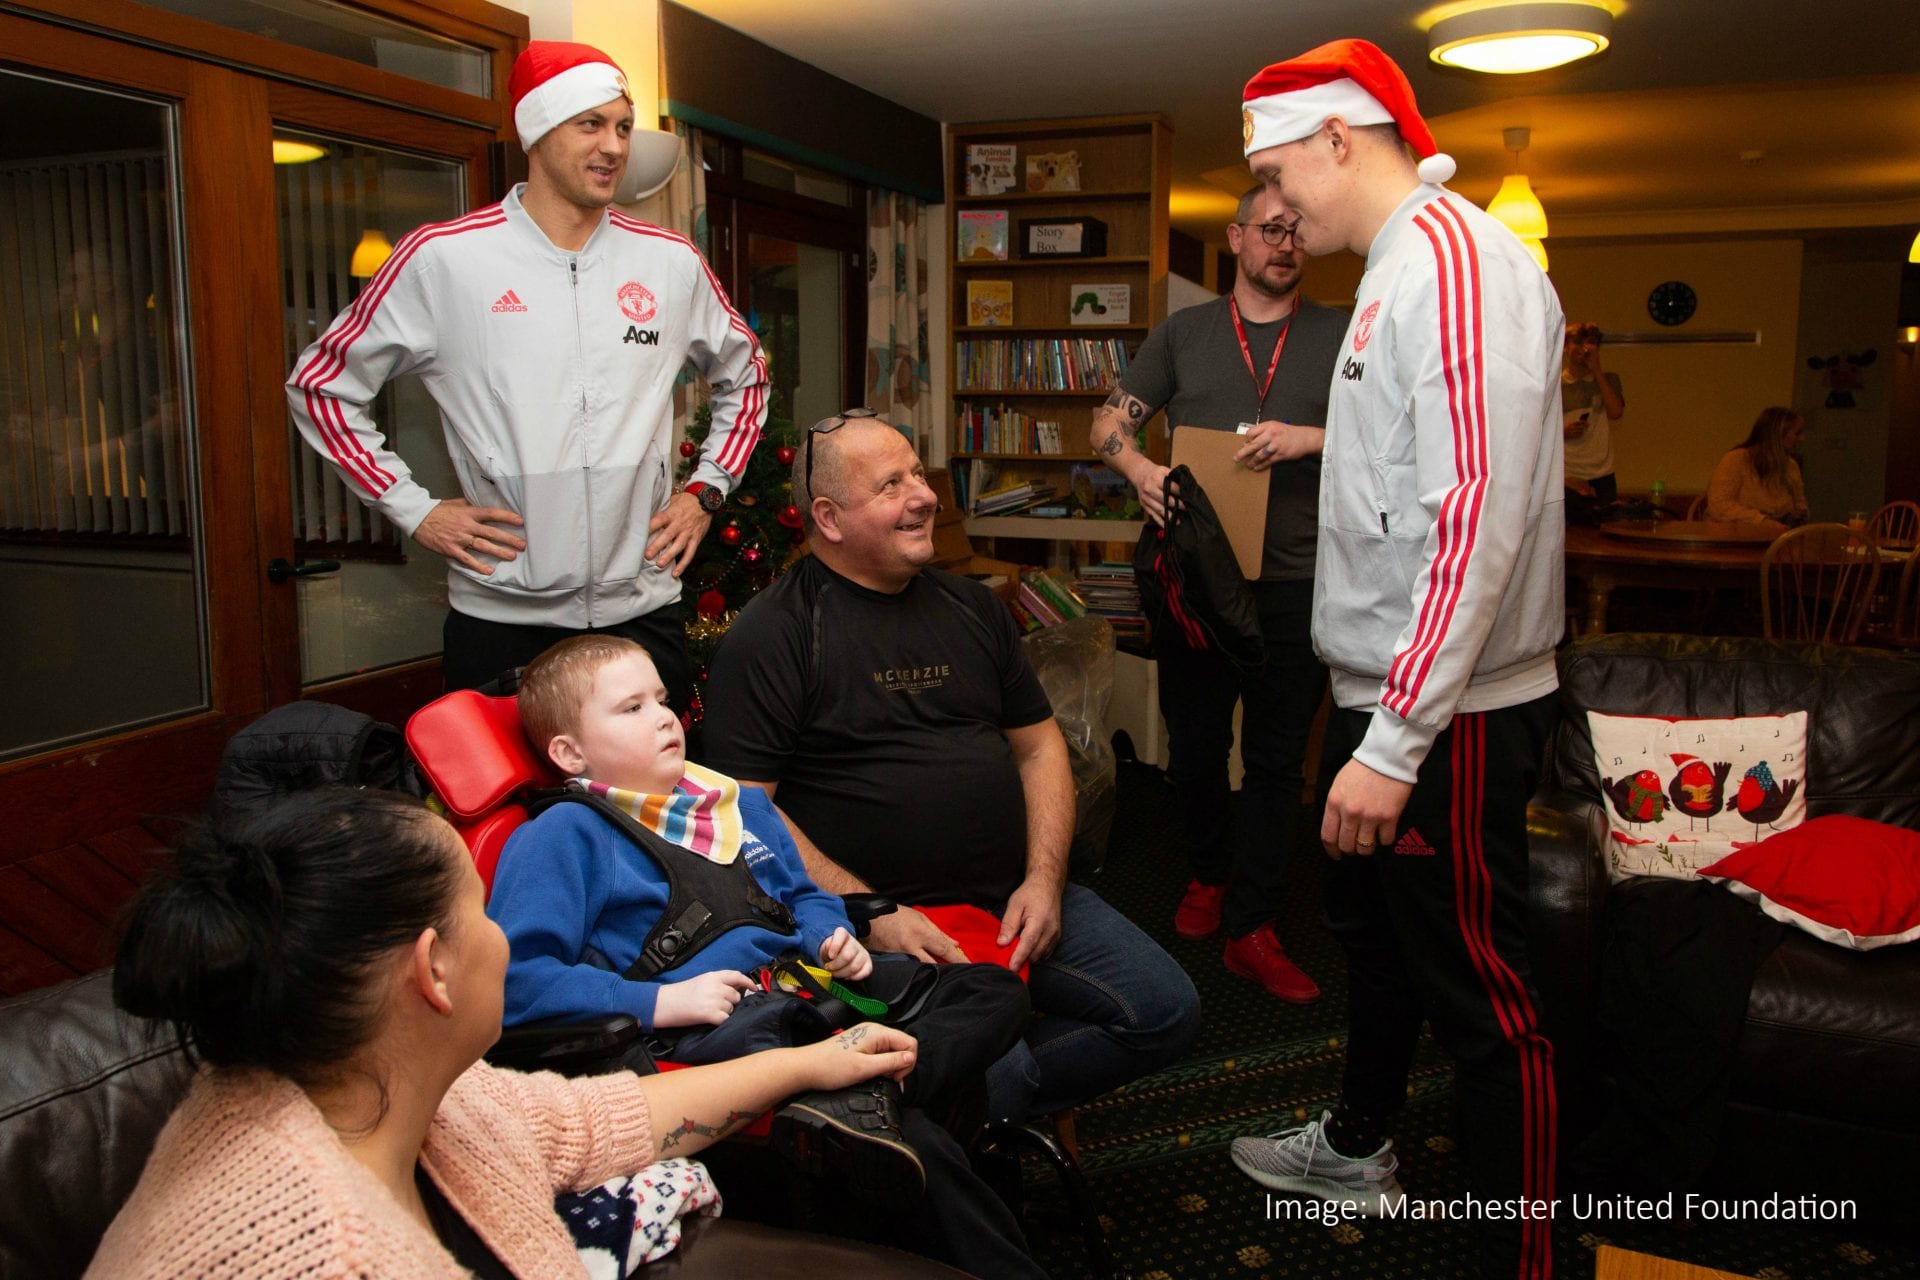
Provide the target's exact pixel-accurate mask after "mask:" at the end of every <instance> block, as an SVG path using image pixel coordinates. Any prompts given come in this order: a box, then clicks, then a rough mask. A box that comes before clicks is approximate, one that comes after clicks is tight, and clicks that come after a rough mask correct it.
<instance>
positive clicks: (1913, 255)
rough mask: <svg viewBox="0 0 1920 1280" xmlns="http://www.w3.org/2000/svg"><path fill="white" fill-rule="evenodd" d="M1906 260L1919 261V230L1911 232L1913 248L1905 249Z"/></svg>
mask: <svg viewBox="0 0 1920 1280" xmlns="http://www.w3.org/2000/svg"><path fill="white" fill-rule="evenodd" d="M1907 261H1908V262H1920V231H1916V232H1914V233H1913V248H1911V249H1909V250H1907Z"/></svg>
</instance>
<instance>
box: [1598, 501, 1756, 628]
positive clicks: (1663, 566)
mask: <svg viewBox="0 0 1920 1280" xmlns="http://www.w3.org/2000/svg"><path fill="white" fill-rule="evenodd" d="M1779 532H1780V530H1779V528H1777V527H1775V526H1771V525H1751V524H1749V525H1740V524H1731V523H1727V522H1722V521H1707V520H1662V521H1657V522H1656V521H1651V520H1641V521H1626V522H1622V523H1620V524H1614V525H1602V526H1600V527H1599V528H1594V527H1592V526H1590V525H1572V526H1569V527H1568V529H1567V574H1568V576H1569V577H1574V578H1578V579H1580V581H1581V582H1582V583H1584V584H1585V586H1586V614H1585V616H1584V618H1583V619H1582V620H1581V624H1580V627H1579V631H1580V633H1581V634H1582V635H1589V636H1597V635H1605V634H1606V630H1607V606H1608V605H1609V604H1610V603H1611V601H1612V598H1613V591H1614V588H1615V587H1667V588H1682V589H1684V588H1687V587H1701V588H1712V587H1738V588H1743V589H1749V590H1751V589H1755V588H1757V587H1758V586H1759V583H1760V558H1761V556H1762V555H1764V554H1765V553H1766V549H1767V544H1768V543H1770V542H1772V541H1773V539H1774V537H1775V536H1776V535H1777V534H1778V533H1779Z"/></svg>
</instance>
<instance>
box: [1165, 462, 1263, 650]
mask: <svg viewBox="0 0 1920 1280" xmlns="http://www.w3.org/2000/svg"><path fill="white" fill-rule="evenodd" d="M1176 486H1178V488H1179V490H1180V493H1179V496H1178V497H1177V498H1176V497H1175V496H1174V494H1173V492H1172V490H1173V489H1174V488H1175V487H1176ZM1165 503H1166V512H1167V523H1166V527H1164V528H1162V527H1161V526H1159V525H1156V524H1154V523H1153V522H1152V521H1151V520H1149V521H1148V522H1147V527H1146V528H1144V529H1142V530H1141V531H1140V542H1139V544H1138V545H1137V546H1135V547H1134V549H1133V574H1134V578H1135V580H1136V581H1137V582H1138V584H1139V587H1140V600H1141V603H1142V605H1143V606H1144V607H1145V609H1146V613H1147V620H1148V621H1149V622H1151V623H1152V624H1153V628H1154V630H1155V631H1156V632H1158V631H1159V630H1160V628H1162V627H1166V628H1169V634H1171V635H1173V636H1175V637H1176V638H1178V639H1179V640H1180V641H1181V642H1182V643H1184V644H1185V645H1186V646H1187V647H1188V648H1189V649H1195V650H1200V651H1203V652H1213V653H1218V654H1220V655H1221V656H1222V657H1224V658H1226V659H1227V660H1228V661H1229V662H1231V663H1233V664H1234V665H1235V666H1237V667H1239V668H1240V669H1241V670H1243V671H1254V670H1257V669H1259V667H1260V666H1261V665H1262V664H1263V663H1264V662H1265V661H1266V649H1265V646H1264V644H1263V642H1262V639H1261V635H1260V613H1259V609H1258V608H1257V607H1256V606H1255V604H1254V602H1253V588H1251V587H1249V586H1248V585H1247V580H1246V579H1245V578H1243V577H1241V576H1240V562H1239V560H1237V559H1236V558H1235V557H1234V554H1233V547H1232V545H1231V544H1229V543H1228V542H1227V534H1226V531H1225V530H1224V529H1222V528H1221V527H1220V517H1219V516H1218V515H1216V514H1215V513H1214V510H1213V503H1212V502H1210V501H1209V500H1208V498H1207V495H1206V491H1205V490H1203V489H1202V488H1201V487H1200V482H1199V481H1198V480H1195V479H1194V478H1193V472H1191V471H1189V470H1188V469H1187V468H1186V467H1175V468H1174V469H1173V470H1171V471H1169V472H1168V473H1167V492H1166V496H1165Z"/></svg>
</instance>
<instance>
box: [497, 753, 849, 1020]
mask: <svg viewBox="0 0 1920 1280" xmlns="http://www.w3.org/2000/svg"><path fill="white" fill-rule="evenodd" d="M740 817H741V821H742V825H743V826H744V827H745V828H746V830H745V833H744V834H743V836H742V837H741V842H740V856H741V857H743V858H745V859H746V860H747V866H748V868H749V869H750V870H751V871H752V872H753V876H754V879H756V880H758V881H759V882H760V887H761V888H762V889H763V890H765V891H766V893H767V896H768V897H771V898H773V899H775V900H777V901H779V902H783V903H785V904H786V905H787V907H788V909H789V910H791V911H792V912H793V918H794V923H795V926H796V929H797V932H794V933H787V934H779V933H775V932H773V930H771V929H763V928H761V927H759V926H757V925H742V926H741V927H739V928H736V929H729V930H728V931H727V932H726V933H723V934H721V935H720V936H719V937H718V938H715V939H714V940H713V941H712V942H711V943H709V944H707V946H706V947H705V948H704V949H703V950H701V951H700V952H699V953H698V954H697V955H695V956H693V957H692V958H691V959H689V960H688V961H687V962H686V963H685V964H683V965H681V966H679V967H678V968H676V969H672V970H669V971H668V973H667V974H665V975H662V976H663V977H668V978H670V979H672V980H684V979H687V978H694V977H698V976H699V975H700V974H703V973H712V972H714V971H715V970H719V969H738V970H740V971H742V972H751V971H753V970H754V969H757V968H759V967H760V966H761V965H763V964H766V963H767V962H769V961H771V960H773V959H775V958H776V957H778V956H779V955H781V954H782V953H783V952H787V951H796V950H797V951H800V952H802V953H803V954H805V955H806V956H807V957H808V958H809V959H814V958H817V957H818V956H819V954H820V944H821V943H823V942H825V941H826V940H827V938H828V937H829V936H830V935H831V934H832V933H833V931H834V930H835V929H839V928H848V929H849V930H850V928H851V926H849V925H848V922H847V915H846V909H845V907H844V906H843V905H842V903H841V901H840V899H839V897H837V896H836V895H834V894H830V893H825V892H823V891H821V890H820V889H819V888H817V887H816V886H815V885H814V883H813V881H812V880H810V879H809V878H808V877H807V872H806V868H805V866H804V865H803V864H802V863H801V861H800V851H799V850H798V849H796V848H795V847H794V844H793V838H792V837H791V836H789V835H788V834H787V828H786V825H785V824H784V823H782V822H781V821H780V815H779V814H778V813H776V812H774V808H773V803H772V801H770V800H768V799H767V797H766V793H765V792H763V791H760V790H759V789H757V788H754V787H745V786H743V787H741V788H740ZM756 831H764V832H767V833H768V834H769V835H770V837H771V843H769V842H768V841H766V840H763V839H761V838H759V837H758V836H756V835H755V834H754V833H755V832H756ZM666 909H667V878H666V876H665V875H664V874H663V873H662V872H661V870H660V866H659V864H658V863H656V862H655V861H654V860H653V858H652V857H651V856H650V855H649V854H646V853H644V852H642V851H641V850H640V849H639V847H638V846H636V845H635V844H634V843H633V841H632V840H630V839H628V838H627V836H626V835H625V834H624V833H622V832H621V831H620V830H619V829H618V828H616V827H615V826H614V825H613V824H612V823H610V822H608V821H607V820H606V819H605V818H603V817H601V816H600V815H599V814H597V813H595V812H594V811H593V810H592V809H590V808H588V807H587V806H586V805H583V804H556V805H554V806H553V807H552V808H550V809H548V810H547V811H546V812H545V813H543V814H541V815H540V816H539V817H537V818H535V819H534V820H533V821H531V822H529V823H527V824H525V825H524V826H522V827H521V828H520V829H519V830H518V831H516V832H514V833H513V836H512V837H511V838H510V839H509V840H508V841H507V846H506V848H505V849H504V850H502V851H501V854H500V864H499V866H498V867H497V868H496V869H495V871H494V876H493V894H492V896H491V897H490V898H489V899H488V900H487V914H488V915H489V916H491V917H493V919H494V921H495V922H496V923H497V924H499V926H500V927H501V929H503V930H504V931H505V932H506V935H507V943H508V945H509V947H510V948H511V951H510V954H509V958H508V961H507V995H506V1017H505V1021H506V1025H507V1026H510V1027H511V1026H517V1025H519V1024H520V1023H523V1022H532V1021H535V1020H537V1019H541V1018H558V1017H599V1016H601V1015H603V1014H608V1013H630V1014H632V1015H633V1016H634V1017H636V1018H638V1019H640V1024H641V1025H642V1026H643V1027H645V1028H646V1029H647V1030H649V1031H651V1030H653V1007H654V999H655V997H656V996H657V995H658V994H659V991H660V988H661V987H662V986H663V985H665V984H664V983H663V982H628V981H627V980H626V979H625V978H623V977H621V976H620V975H621V974H623V973H625V972H626V971H627V969H628V967H629V966H631V965H632V964H633V962H634V961H635V960H637V959H639V957H640V946H641V944H642V943H643V942H645V941H646V938H647V934H648V933H649V932H651V931H652V929H653V926H654V924H655V922H656V921H658V920H659V919H660V916H661V915H662V913H664V912H665V911H666Z"/></svg>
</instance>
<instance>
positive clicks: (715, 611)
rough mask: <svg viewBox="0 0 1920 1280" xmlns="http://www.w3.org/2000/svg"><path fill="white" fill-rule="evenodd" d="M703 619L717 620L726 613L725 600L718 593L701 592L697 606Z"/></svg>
mask: <svg viewBox="0 0 1920 1280" xmlns="http://www.w3.org/2000/svg"><path fill="white" fill-rule="evenodd" d="M697 607H698V608H699V610H700V616H701V617H703V618H718V617H719V616H720V615H721V614H723V613H725V612H726V611H727V598H726V597H725V596H723V595H721V594H720V593H719V592H718V591H702V592H701V593H700V602H699V605H698V606H697Z"/></svg>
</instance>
